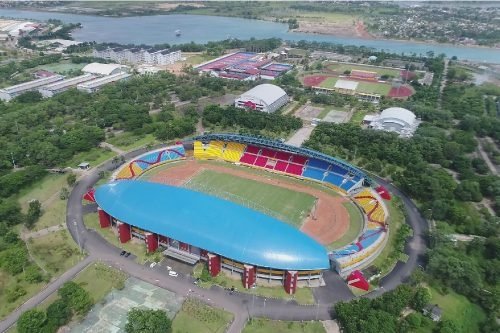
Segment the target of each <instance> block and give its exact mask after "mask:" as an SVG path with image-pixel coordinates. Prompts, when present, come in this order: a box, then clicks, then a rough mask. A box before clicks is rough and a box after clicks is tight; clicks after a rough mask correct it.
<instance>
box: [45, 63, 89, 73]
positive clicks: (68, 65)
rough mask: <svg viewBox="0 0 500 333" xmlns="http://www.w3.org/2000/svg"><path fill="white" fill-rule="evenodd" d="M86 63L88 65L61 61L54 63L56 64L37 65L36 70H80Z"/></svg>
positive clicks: (61, 71)
mask: <svg viewBox="0 0 500 333" xmlns="http://www.w3.org/2000/svg"><path fill="white" fill-rule="evenodd" d="M85 65H87V64H84V63H81V64H73V63H71V62H60V63H54V64H48V65H40V66H38V67H36V70H40V69H43V70H46V71H50V72H56V73H60V74H64V73H66V72H68V71H70V70H73V71H79V70H81V69H82V68H83V67H85Z"/></svg>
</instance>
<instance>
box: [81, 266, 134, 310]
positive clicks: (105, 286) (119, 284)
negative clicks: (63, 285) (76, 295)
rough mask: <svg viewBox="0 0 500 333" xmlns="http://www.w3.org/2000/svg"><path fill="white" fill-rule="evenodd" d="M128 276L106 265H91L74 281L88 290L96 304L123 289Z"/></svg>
mask: <svg viewBox="0 0 500 333" xmlns="http://www.w3.org/2000/svg"><path fill="white" fill-rule="evenodd" d="M126 279H127V275H126V274H125V273H124V272H122V271H119V270H117V269H116V268H113V267H110V266H108V265H106V264H104V263H101V262H96V263H93V264H90V265H89V266H88V267H87V268H85V270H83V271H82V272H80V274H78V275H77V276H76V277H75V278H74V279H73V281H75V282H76V283H78V284H80V285H81V286H82V287H83V288H85V290H87V291H88V292H89V293H90V295H91V296H92V299H93V300H94V303H98V302H100V301H101V300H102V299H104V297H105V296H106V295H107V294H108V293H109V292H110V291H111V290H112V289H113V288H116V289H120V288H123V284H124V283H125V280H126Z"/></svg>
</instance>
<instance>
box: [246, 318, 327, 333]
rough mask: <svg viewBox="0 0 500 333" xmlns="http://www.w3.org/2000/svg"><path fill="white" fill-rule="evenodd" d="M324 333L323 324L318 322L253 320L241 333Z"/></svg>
mask: <svg viewBox="0 0 500 333" xmlns="http://www.w3.org/2000/svg"><path fill="white" fill-rule="evenodd" d="M285 332H286V333H324V332H326V330H325V328H324V327H323V324H321V322H319V321H304V322H298V321H281V320H270V319H263V318H253V319H252V320H250V321H248V323H247V325H246V326H245V328H244V329H243V333H285Z"/></svg>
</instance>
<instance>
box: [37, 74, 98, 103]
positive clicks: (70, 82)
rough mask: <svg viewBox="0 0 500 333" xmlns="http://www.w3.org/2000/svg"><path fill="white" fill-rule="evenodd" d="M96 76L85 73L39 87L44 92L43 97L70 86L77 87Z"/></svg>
mask: <svg viewBox="0 0 500 333" xmlns="http://www.w3.org/2000/svg"><path fill="white" fill-rule="evenodd" d="M95 78H96V76H95V75H92V74H84V75H80V76H77V77H72V78H70V79H66V80H62V81H58V82H55V83H51V84H49V85H46V86H43V87H40V88H38V91H39V92H40V94H42V96H43V97H52V96H54V95H56V94H59V93H61V92H63V91H66V90H68V89H70V88H73V87H76V85H78V84H79V83H82V82H86V81H90V80H92V79H95Z"/></svg>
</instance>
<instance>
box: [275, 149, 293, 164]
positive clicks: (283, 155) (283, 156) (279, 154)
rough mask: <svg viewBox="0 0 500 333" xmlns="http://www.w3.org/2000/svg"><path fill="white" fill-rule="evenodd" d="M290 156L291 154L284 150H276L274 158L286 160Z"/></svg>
mask: <svg viewBox="0 0 500 333" xmlns="http://www.w3.org/2000/svg"><path fill="white" fill-rule="evenodd" d="M290 156H292V154H290V153H286V152H284V151H278V152H276V159H278V160H283V161H287V162H288V160H289V158H290Z"/></svg>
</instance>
